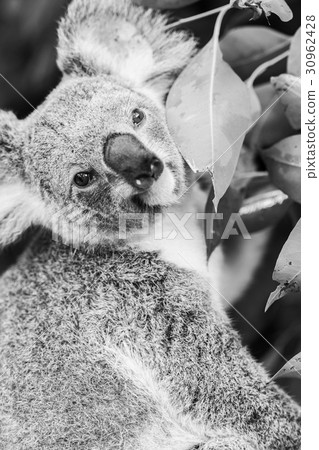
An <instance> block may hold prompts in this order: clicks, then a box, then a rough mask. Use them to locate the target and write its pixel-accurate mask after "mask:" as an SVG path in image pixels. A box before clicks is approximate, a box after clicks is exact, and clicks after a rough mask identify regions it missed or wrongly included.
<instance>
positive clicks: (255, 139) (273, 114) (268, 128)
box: [245, 91, 295, 151]
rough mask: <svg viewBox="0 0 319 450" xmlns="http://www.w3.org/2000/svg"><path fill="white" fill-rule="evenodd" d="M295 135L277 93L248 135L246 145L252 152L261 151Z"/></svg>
mask: <svg viewBox="0 0 319 450" xmlns="http://www.w3.org/2000/svg"><path fill="white" fill-rule="evenodd" d="M256 92H257V91H256ZM294 133H295V130H294V129H293V127H292V126H291V125H290V123H289V121H288V119H287V116H286V114H285V108H284V106H283V104H282V103H281V102H280V99H279V98H278V95H277V94H276V93H275V94H274V96H273V97H272V99H271V100H270V102H269V105H267V107H266V108H265V109H264V111H263V112H262V115H261V117H260V119H259V120H258V122H257V123H256V125H255V126H254V127H253V129H252V130H251V131H250V132H249V133H248V135H247V138H246V142H245V143H246V145H248V146H249V147H250V148H251V150H253V151H259V150H262V149H264V148H268V147H271V146H272V145H274V144H276V143H277V142H278V141H281V140H282V139H285V138H286V137H288V136H291V135H293V134H294Z"/></svg>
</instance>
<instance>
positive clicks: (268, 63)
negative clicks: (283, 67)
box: [246, 49, 290, 88]
mask: <svg viewBox="0 0 319 450" xmlns="http://www.w3.org/2000/svg"><path fill="white" fill-rule="evenodd" d="M289 53H290V50H289V49H288V50H286V51H284V52H283V53H281V54H280V55H277V56H275V57H274V58H272V59H270V60H269V61H266V62H264V63H263V64H261V65H260V66H258V67H257V68H256V69H255V70H254V71H253V73H252V74H251V75H250V77H249V78H248V79H247V80H246V84H247V86H248V87H249V88H251V87H253V85H254V82H255V81H256V78H258V77H259V75H261V74H262V73H264V72H265V71H266V70H267V69H268V67H271V66H273V65H275V64H276V63H277V62H279V61H281V60H282V59H285V58H287V57H288V56H289Z"/></svg>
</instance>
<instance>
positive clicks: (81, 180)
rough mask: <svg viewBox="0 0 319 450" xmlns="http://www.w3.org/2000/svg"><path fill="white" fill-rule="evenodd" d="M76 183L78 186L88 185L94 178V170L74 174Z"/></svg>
mask: <svg viewBox="0 0 319 450" xmlns="http://www.w3.org/2000/svg"><path fill="white" fill-rule="evenodd" d="M73 180H74V183H75V184H76V185H77V186H78V187H87V186H89V185H90V184H91V182H92V180H93V173H92V172H79V173H77V174H76V175H74V178H73Z"/></svg>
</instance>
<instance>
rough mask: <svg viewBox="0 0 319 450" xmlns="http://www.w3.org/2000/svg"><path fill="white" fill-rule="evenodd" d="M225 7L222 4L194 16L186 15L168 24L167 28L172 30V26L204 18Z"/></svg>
mask: <svg viewBox="0 0 319 450" xmlns="http://www.w3.org/2000/svg"><path fill="white" fill-rule="evenodd" d="M224 8H225V5H224V6H220V7H219V8H215V9H210V10H209V11H206V12H203V13H201V14H195V15H194V16H190V17H185V19H180V20H177V21H176V22H173V23H170V24H168V25H166V27H165V30H170V29H171V28H175V27H178V26H180V25H184V24H185V23H189V22H194V21H195V20H200V19H203V18H204V17H208V16H212V15H213V14H217V13H219V12H221V11H222V10H223V9H224Z"/></svg>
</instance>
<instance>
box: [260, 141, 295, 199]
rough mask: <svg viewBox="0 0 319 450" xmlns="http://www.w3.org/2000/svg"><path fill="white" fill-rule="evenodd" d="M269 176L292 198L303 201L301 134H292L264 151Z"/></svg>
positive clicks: (263, 155)
mask: <svg viewBox="0 0 319 450" xmlns="http://www.w3.org/2000/svg"><path fill="white" fill-rule="evenodd" d="M262 157H263V160H264V161H265V163H266V166H267V168H268V171H269V176H270V179H271V180H272V182H273V183H274V185H275V186H277V187H279V189H281V190H282V191H283V192H285V193H286V194H287V195H288V196H289V197H290V198H291V199H293V200H294V201H296V202H298V203H300V202H301V136H300V135H295V136H290V137H288V138H286V139H283V140H282V141H280V142H278V143H277V144H275V145H273V146H272V147H270V148H269V149H267V150H263V151H262Z"/></svg>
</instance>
